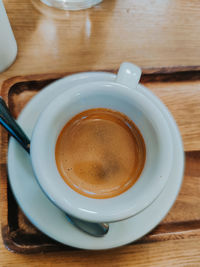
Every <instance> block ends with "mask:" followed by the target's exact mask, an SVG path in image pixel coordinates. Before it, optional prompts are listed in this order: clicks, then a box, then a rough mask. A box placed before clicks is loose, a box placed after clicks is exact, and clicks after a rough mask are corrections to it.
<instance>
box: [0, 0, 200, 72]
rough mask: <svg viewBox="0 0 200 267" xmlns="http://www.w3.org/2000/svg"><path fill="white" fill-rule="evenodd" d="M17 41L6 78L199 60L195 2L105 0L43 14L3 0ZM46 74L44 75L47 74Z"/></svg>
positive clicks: (199, 26) (199, 25)
mask: <svg viewBox="0 0 200 267" xmlns="http://www.w3.org/2000/svg"><path fill="white" fill-rule="evenodd" d="M4 2H5V6H6V7H7V11H8V16H9V18H10V21H11V24H12V26H13V30H14V33H15V36H16V40H17V42H18V48H19V51H18V58H17V61H16V62H15V64H14V65H13V66H12V67H11V68H10V69H9V70H8V73H5V74H8V75H11V76H13V75H15V74H16V72H18V74H21V73H23V74H30V73H32V74H34V73H47V72H57V71H66V72H69V71H83V70H95V69H117V68H118V66H119V65H120V63H121V62H123V61H132V62H135V63H137V64H138V65H140V66H141V67H158V66H195V65H199V58H200V46H199V36H200V34H199V33H200V30H199V29H200V20H199V13H200V6H199V2H198V0H192V1H187V0H174V1H162V0H158V1H149V0H138V1H137V0H135V1H133V0H123V1H121V0H104V1H103V2H102V3H101V4H100V5H98V6H97V7H95V8H92V9H88V10H85V11H80V12H66V15H65V19H59V17H62V16H61V15H60V16H58V18H57V19H55V18H52V16H46V15H43V14H42V13H40V12H38V10H37V9H35V8H34V6H33V5H32V2H31V1H27V0H21V1H20V4H19V2H18V0H12V1H9V0H4ZM47 70H48V71H47Z"/></svg>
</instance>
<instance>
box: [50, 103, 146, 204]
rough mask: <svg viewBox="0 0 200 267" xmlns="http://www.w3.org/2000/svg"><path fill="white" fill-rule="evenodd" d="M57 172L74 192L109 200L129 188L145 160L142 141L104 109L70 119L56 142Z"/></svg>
mask: <svg viewBox="0 0 200 267" xmlns="http://www.w3.org/2000/svg"><path fill="white" fill-rule="evenodd" d="M55 158H56V164H57V169H58V171H59V173H60V175H61V177H62V178H63V180H64V181H65V182H66V184H67V185H68V186H70V187H71V188H72V189H73V190H74V191H76V192H77V193H79V194H81V195H84V196H87V197H90V198H96V199H104V198H112V197H115V196H118V195H120V194H122V193H123V192H125V191H127V190H128V189H129V188H130V187H132V186H133V185H134V184H135V182H136V181H137V180H138V178H139V177H140V174H141V172H142V170H143V168H144V164H145V159H146V148H145V143H144V139H143V137H142V135H141V133H140V131H139V129H138V128H137V126H136V125H135V124H134V123H133V122H132V121H131V120H130V119H129V118H128V117H127V116H126V115H124V114H122V113H120V112H118V111H114V110H110V109H104V108H97V109H89V110H86V111H84V112H81V113H79V114H77V115H76V116H74V117H73V118H72V119H71V120H70V121H69V122H68V123H67V124H66V125H65V126H64V128H63V129H62V131H61V133H60V135H59V137H58V139H57V143H56V148H55Z"/></svg>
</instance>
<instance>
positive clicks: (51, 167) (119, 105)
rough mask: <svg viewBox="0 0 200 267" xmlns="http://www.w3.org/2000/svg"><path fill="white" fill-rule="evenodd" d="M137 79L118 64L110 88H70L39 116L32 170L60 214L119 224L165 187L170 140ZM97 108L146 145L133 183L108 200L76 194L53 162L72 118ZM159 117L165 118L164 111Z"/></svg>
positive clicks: (135, 72)
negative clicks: (125, 120) (114, 114)
mask: <svg viewBox="0 0 200 267" xmlns="http://www.w3.org/2000/svg"><path fill="white" fill-rule="evenodd" d="M140 76H141V70H140V68H138V67H137V66H135V65H133V64H131V63H123V64H122V65H121V66H120V69H119V72H118V75H117V78H116V81H115V82H109V81H108V82H107V81H106V82H105V81H102V82H90V83H83V84H82V85H79V86H75V87H73V88H71V89H69V90H67V91H65V92H64V93H62V94H60V95H59V96H58V97H57V98H55V99H54V100H53V101H52V102H51V103H50V104H49V105H48V106H47V108H46V109H45V110H44V111H43V112H42V114H41V115H40V117H39V119H38V121H37V123H36V126H35V128H34V131H33V135H32V139H31V161H32V165H33V170H34V172H35V175H36V178H37V180H38V182H39V184H40V186H41V188H42V189H43V191H44V192H45V193H46V194H47V196H48V197H49V198H50V200H52V202H53V203H55V204H56V205H57V206H58V207H59V208H61V209H62V210H63V211H64V212H66V213H68V214H71V215H73V216H75V217H77V218H80V219H82V220H86V221H91V222H114V221H119V220H123V219H126V218H128V217H131V216H134V215H136V214H137V213H139V212H141V211H142V210H144V209H145V208H147V207H148V206H149V205H150V204H151V203H152V202H153V201H154V200H155V199H156V198H157V197H158V196H159V194H160V193H161V191H162V190H163V188H164V187H165V185H166V182H167V180H168V177H169V174H170V171H171V168H172V162H173V145H172V136H171V132H170V129H169V127H168V123H167V121H166V119H165V117H164V116H163V113H162V112H161V111H160V109H159V108H157V106H156V105H155V104H154V103H153V102H152V101H151V100H149V99H148V98H147V97H146V96H144V95H143V94H142V92H140V85H138V82H139V79H140ZM155 98H156V99H157V97H156V96H155ZM99 107H101V108H109V109H113V110H117V111H119V112H122V113H124V114H126V115H127V116H128V117H129V118H130V119H131V120H132V121H133V122H134V123H135V124H136V125H137V127H138V128H139V130H140V132H141V133H142V135H143V137H144V141H145V145H146V163H145V166H144V169H143V171H142V173H141V175H140V178H139V179H138V181H137V182H136V183H135V185H133V186H132V187H131V188H130V189H128V190H127V191H126V192H124V193H122V194H121V195H119V196H116V197H113V198H108V199H92V198H88V197H85V196H83V195H80V194H78V193H77V192H75V191H74V190H73V189H71V188H70V187H69V186H68V185H67V184H66V183H65V182H64V180H63V179H62V178H61V176H60V174H59V172H58V170H57V166H56V162H55V145H56V141H57V138H58V135H59V133H60V132H61V130H62V129H63V127H64V125H65V124H66V123H67V122H68V121H69V120H70V119H71V118H72V117H73V116H75V115H76V114H78V113H80V112H82V111H84V110H87V109H91V108H99ZM163 107H164V105H163ZM164 112H168V111H167V109H166V107H164Z"/></svg>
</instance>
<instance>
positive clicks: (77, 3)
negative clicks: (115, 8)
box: [40, 0, 102, 10]
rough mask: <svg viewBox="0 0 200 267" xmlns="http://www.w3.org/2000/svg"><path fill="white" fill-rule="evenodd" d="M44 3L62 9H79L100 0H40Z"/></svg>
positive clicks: (100, 0) (90, 5)
mask: <svg viewBox="0 0 200 267" xmlns="http://www.w3.org/2000/svg"><path fill="white" fill-rule="evenodd" d="M40 1H41V2H43V3H44V4H46V5H48V6H52V7H56V8H59V9H64V10H80V9H86V8H89V7H92V6H94V5H96V4H98V3H100V2H102V0H40Z"/></svg>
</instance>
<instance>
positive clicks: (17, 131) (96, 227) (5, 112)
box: [0, 97, 109, 237]
mask: <svg viewBox="0 0 200 267" xmlns="http://www.w3.org/2000/svg"><path fill="white" fill-rule="evenodd" d="M0 124H1V125H2V126H3V127H4V128H5V129H6V130H7V131H8V132H9V133H10V134H11V135H12V136H13V137H14V138H15V139H16V140H17V142H18V143H19V144H20V145H21V146H22V147H23V148H24V149H25V150H26V151H27V152H28V153H30V140H29V138H28V137H27V136H26V134H25V133H24V131H23V130H22V128H21V127H20V126H19V124H18V123H17V122H16V121H15V119H14V118H13V117H12V115H11V113H10V111H9V109H8V107H7V106H6V103H5V101H4V100H3V98H2V97H0ZM66 217H67V219H68V220H69V221H70V222H71V223H72V224H73V225H75V226H76V227H77V228H78V229H80V230H82V231H83V232H86V233H87V234H90V235H92V236H95V237H102V236H104V235H105V234H107V232H108V230H109V225H108V224H106V223H91V222H86V221H83V220H80V219H78V218H75V217H73V216H71V215H68V214H66Z"/></svg>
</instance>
